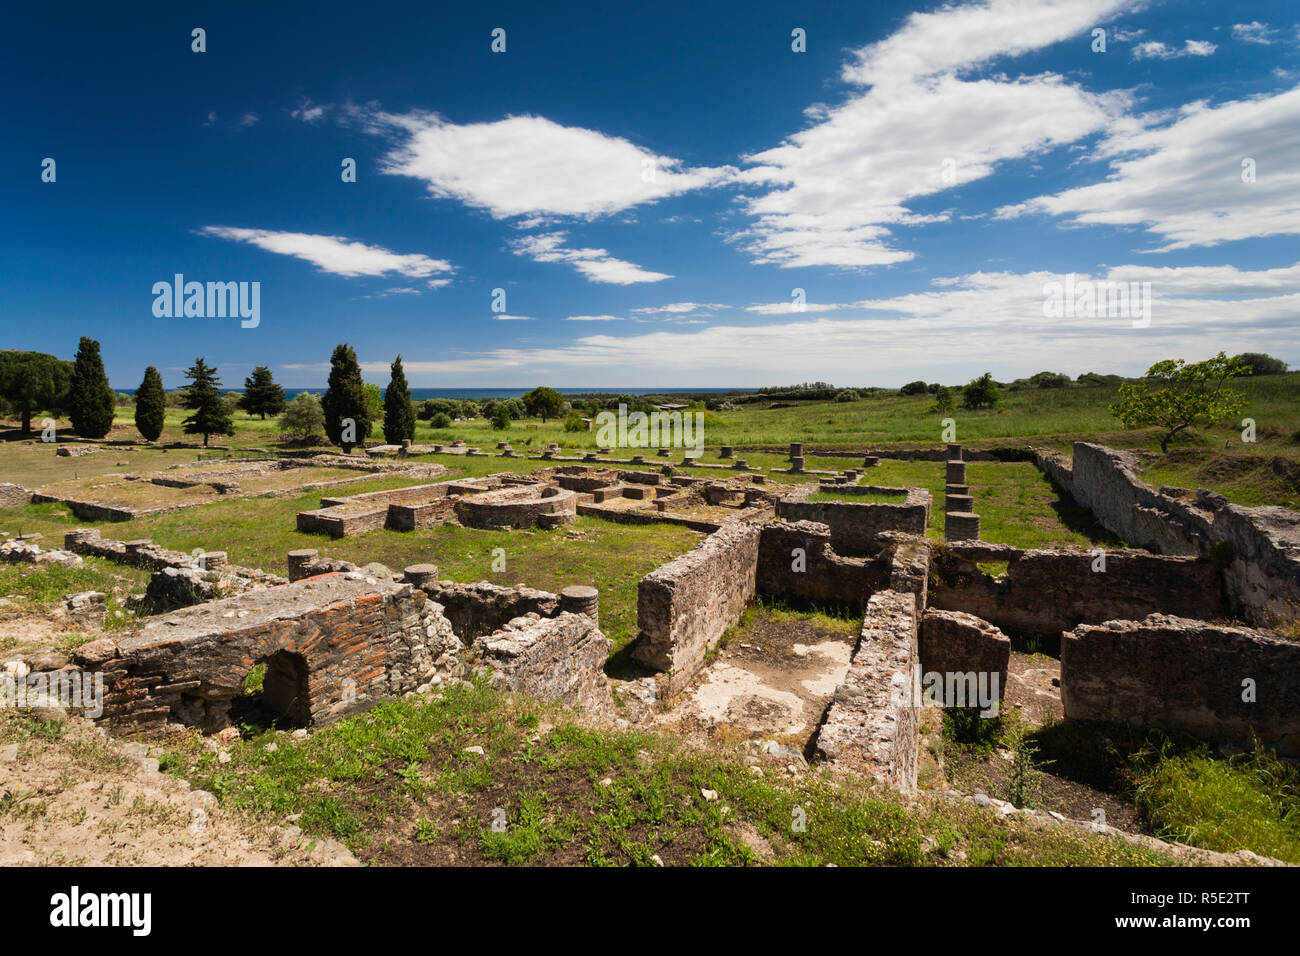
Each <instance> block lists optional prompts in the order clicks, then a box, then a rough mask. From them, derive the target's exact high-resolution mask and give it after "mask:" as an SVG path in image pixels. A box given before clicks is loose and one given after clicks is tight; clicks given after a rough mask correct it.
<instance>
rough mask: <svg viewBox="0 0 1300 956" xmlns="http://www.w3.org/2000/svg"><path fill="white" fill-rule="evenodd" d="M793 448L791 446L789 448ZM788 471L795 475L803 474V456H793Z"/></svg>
mask: <svg viewBox="0 0 1300 956" xmlns="http://www.w3.org/2000/svg"><path fill="white" fill-rule="evenodd" d="M791 447H793V446H791ZM790 470H791V471H792V472H794V473H795V474H796V475H797V474H801V473H802V472H803V455H793V456H791V458H790Z"/></svg>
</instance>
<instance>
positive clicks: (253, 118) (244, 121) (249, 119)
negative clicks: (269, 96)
mask: <svg viewBox="0 0 1300 956" xmlns="http://www.w3.org/2000/svg"><path fill="white" fill-rule="evenodd" d="M260 119H261V117H260V116H258V115H257V114H256V113H245V114H244V115H243V116H241V117H239V125H240V126H245V127H247V126H256V125H257V123H258V121H259V120H260Z"/></svg>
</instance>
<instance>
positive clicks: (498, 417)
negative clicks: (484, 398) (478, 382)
mask: <svg viewBox="0 0 1300 956" xmlns="http://www.w3.org/2000/svg"><path fill="white" fill-rule="evenodd" d="M491 421H492V427H493V428H494V429H496V430H497V431H501V430H503V429H506V428H509V427H510V410H509V409H508V408H506V405H505V403H504V402H498V403H497V404H496V406H495V407H493V409H492V417H491Z"/></svg>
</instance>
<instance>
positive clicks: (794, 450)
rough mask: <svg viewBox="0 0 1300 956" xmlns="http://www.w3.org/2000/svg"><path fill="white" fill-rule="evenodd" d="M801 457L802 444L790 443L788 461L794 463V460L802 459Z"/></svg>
mask: <svg viewBox="0 0 1300 956" xmlns="http://www.w3.org/2000/svg"><path fill="white" fill-rule="evenodd" d="M802 457H803V442H801V441H792V442H790V460H791V461H794V460H795V459H796V458H802Z"/></svg>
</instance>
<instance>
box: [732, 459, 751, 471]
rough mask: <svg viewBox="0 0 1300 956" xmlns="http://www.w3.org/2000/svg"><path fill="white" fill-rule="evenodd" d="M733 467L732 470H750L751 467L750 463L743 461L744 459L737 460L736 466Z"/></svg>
mask: <svg viewBox="0 0 1300 956" xmlns="http://www.w3.org/2000/svg"><path fill="white" fill-rule="evenodd" d="M731 467H732V468H737V469H739V468H748V467H749V462H747V461H745V459H743V458H737V459H736V462H735V464H733V465H732V466H731Z"/></svg>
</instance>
